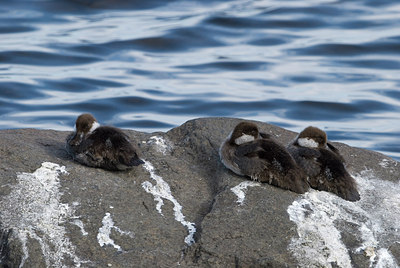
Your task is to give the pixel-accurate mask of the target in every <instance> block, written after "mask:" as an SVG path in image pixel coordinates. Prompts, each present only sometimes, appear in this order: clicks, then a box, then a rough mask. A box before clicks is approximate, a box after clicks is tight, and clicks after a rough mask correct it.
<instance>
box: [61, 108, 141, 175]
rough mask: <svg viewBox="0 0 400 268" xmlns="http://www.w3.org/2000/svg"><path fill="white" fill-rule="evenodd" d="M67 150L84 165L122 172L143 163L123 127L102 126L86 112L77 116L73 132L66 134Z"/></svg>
mask: <svg viewBox="0 0 400 268" xmlns="http://www.w3.org/2000/svg"><path fill="white" fill-rule="evenodd" d="M66 149H67V151H68V152H69V154H70V155H71V156H72V158H73V159H74V160H75V161H77V162H79V163H81V164H84V165H86V166H90V167H97V168H103V169H106V170H112V171H122V170H127V169H130V168H132V167H134V166H139V165H141V164H144V161H143V160H141V159H140V158H139V155H138V149H137V148H136V147H135V146H134V145H133V144H132V142H131V141H130V140H129V138H128V136H127V135H125V134H124V133H123V132H122V130H120V129H118V128H115V127H111V126H101V125H100V124H99V123H98V122H97V120H96V118H95V117H94V116H93V115H92V114H89V113H84V114H81V115H79V116H78V118H77V119H76V122H75V131H74V132H73V133H71V134H70V135H69V136H68V137H67V142H66Z"/></svg>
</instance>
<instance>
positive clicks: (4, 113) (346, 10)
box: [0, 0, 400, 160]
mask: <svg viewBox="0 0 400 268" xmlns="http://www.w3.org/2000/svg"><path fill="white" fill-rule="evenodd" d="M82 112H91V113H93V114H94V115H95V116H96V117H97V119H98V120H99V121H100V122H101V123H104V124H112V125H115V126H118V127H123V128H130V129H136V130H141V131H146V132H151V131H156V130H160V131H166V130H168V129H170V128H172V127H174V126H177V125H180V124H182V123H184V122H185V121H187V120H189V119H192V118H196V117H206V116H229V117H241V118H246V119H255V120H260V121H264V122H268V123H272V124H276V125H279V126H282V127H284V128H287V129H290V130H294V131H300V130H301V129H303V128H304V127H306V126H308V125H315V126H318V127H320V128H322V129H324V130H326V131H327V132H328V135H329V137H330V139H331V140H334V141H341V142H345V143H348V144H349V145H352V146H358V147H363V148H368V149H372V150H378V151H381V152H384V153H385V154H387V155H389V156H392V157H394V158H396V159H398V160H399V159H400V120H399V117H400V2H399V1H395V0H393V1H384V0H364V1H357V0H356V1H323V0H320V1H313V0H310V1H281V0H259V1H256V0H250V1H245V0H240V1H204V0H202V1H200V0H199V1H166V0H158V1H148V0H146V1H143V0H141V1H128V0H124V1H123V0H117V1H115V0H75V1H62V0H47V1H46V0H42V1H39V0H38V1H34V0H31V1H18V0H14V1H0V128H1V129H8V128H26V127H34V128H51V129H58V130H72V127H73V125H74V120H75V118H76V116H77V115H79V114H80V113H82Z"/></svg>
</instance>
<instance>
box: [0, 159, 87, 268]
mask: <svg viewBox="0 0 400 268" xmlns="http://www.w3.org/2000/svg"><path fill="white" fill-rule="evenodd" d="M59 174H67V172H66V170H65V167H64V166H59V165H58V164H54V163H50V162H44V163H42V166H41V167H40V168H38V169H37V170H36V171H34V172H33V173H20V174H18V175H17V184H15V185H12V186H11V193H10V194H9V195H8V196H6V197H4V198H3V199H2V201H1V202H0V208H1V221H2V224H3V228H5V229H9V228H11V229H13V234H14V235H15V236H17V237H18V239H19V240H20V241H21V244H22V250H23V253H24V255H23V256H22V260H21V263H20V266H19V267H23V266H26V265H25V264H26V261H27V259H28V258H29V250H28V239H35V240H36V241H37V242H38V243H39V244H40V247H41V250H42V253H43V257H44V260H45V262H46V266H47V267H50V266H53V267H62V266H63V261H64V260H65V259H66V258H67V259H69V260H72V261H73V262H74V264H75V266H76V267H80V265H81V264H82V263H86V262H87V261H82V260H80V259H79V257H78V256H77V255H76V252H75V246H74V245H73V244H72V243H71V241H70V240H69V238H68V237H67V235H66V229H65V227H64V226H63V225H64V224H65V223H66V222H69V221H70V220H71V219H73V218H74V216H73V214H74V209H73V208H72V207H70V206H69V205H68V204H64V203H61V201H60V199H61V196H62V193H61V192H60V191H59V188H60V183H59V178H58V176H59Z"/></svg>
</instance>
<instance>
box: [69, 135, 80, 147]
mask: <svg viewBox="0 0 400 268" xmlns="http://www.w3.org/2000/svg"><path fill="white" fill-rule="evenodd" d="M82 136H83V134H82V133H78V132H75V133H74V134H73V135H72V137H71V138H70V139H69V141H68V143H69V145H70V146H78V145H79V144H80V143H81V141H82Z"/></svg>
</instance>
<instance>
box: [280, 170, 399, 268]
mask: <svg viewBox="0 0 400 268" xmlns="http://www.w3.org/2000/svg"><path fill="white" fill-rule="evenodd" d="M354 177H355V178H356V181H357V183H358V188H359V191H360V195H361V200H360V201H358V202H349V201H346V200H343V199H341V198H339V197H337V196H335V195H334V194H331V193H328V192H323V191H315V190H310V191H309V192H307V193H306V194H304V195H302V197H301V198H299V199H298V200H296V201H294V202H293V203H292V204H291V205H290V206H289V207H288V210H287V211H288V214H289V217H290V220H291V221H293V222H295V223H296V225H297V233H298V237H295V238H292V241H291V243H290V245H289V250H290V251H291V252H292V253H293V255H294V257H295V258H296V259H297V260H298V262H299V265H300V266H302V267H333V266H332V264H335V265H337V266H339V267H352V262H351V258H350V254H349V250H352V251H354V252H356V253H362V254H364V255H365V256H366V257H368V258H369V262H370V267H398V266H397V265H398V264H396V260H395V259H394V257H393V256H392V255H391V254H390V252H389V251H388V249H387V248H388V247H389V246H390V245H391V244H393V243H396V242H400V232H399V230H400V184H399V182H397V183H394V182H390V181H384V180H379V179H376V178H375V177H374V175H373V174H372V173H371V171H364V172H362V173H361V174H358V175H356V176H354ZM388 211H390V213H387V212H388ZM346 223H348V224H349V226H353V228H356V229H357V232H359V233H360V234H361V237H359V238H358V239H360V243H361V244H360V245H359V246H358V247H357V248H354V249H353V248H352V249H350V248H347V247H346V245H345V244H344V243H343V241H342V237H341V231H346V229H344V228H346V227H344V226H346ZM347 232H351V230H347ZM353 232H354V230H353ZM388 265H389V266H388Z"/></svg>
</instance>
